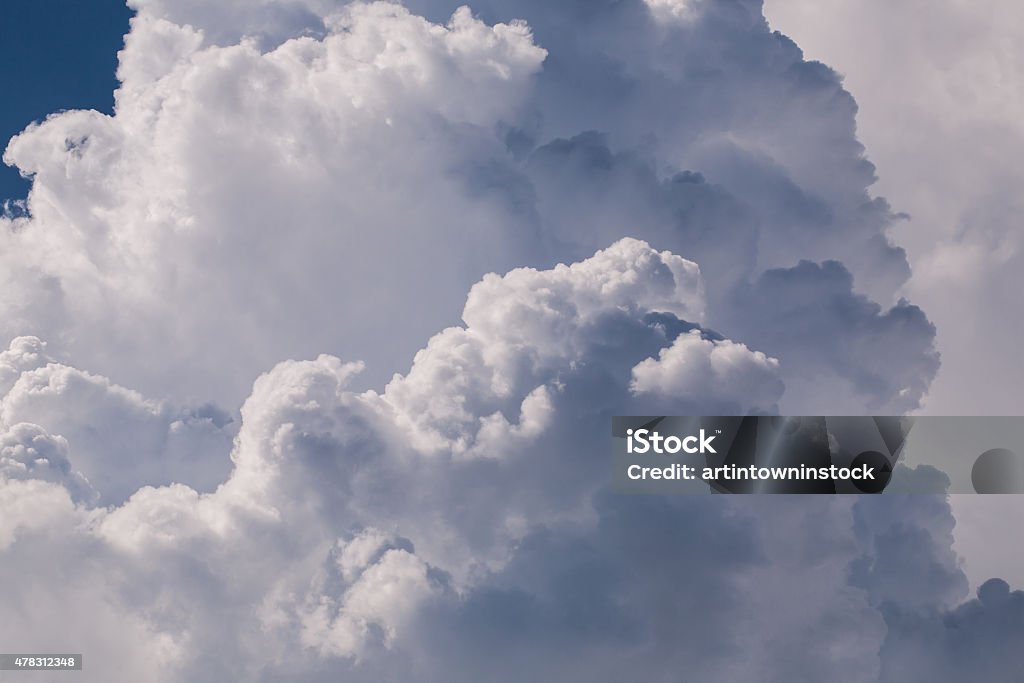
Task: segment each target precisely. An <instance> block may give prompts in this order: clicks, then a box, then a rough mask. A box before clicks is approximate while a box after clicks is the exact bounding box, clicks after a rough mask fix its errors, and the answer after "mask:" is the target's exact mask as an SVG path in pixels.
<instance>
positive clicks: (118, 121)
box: [0, 0, 935, 411]
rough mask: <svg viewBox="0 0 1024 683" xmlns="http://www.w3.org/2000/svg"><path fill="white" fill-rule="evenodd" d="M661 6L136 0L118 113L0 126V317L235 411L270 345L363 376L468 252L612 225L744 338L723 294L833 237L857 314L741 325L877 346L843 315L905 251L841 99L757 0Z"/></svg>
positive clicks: (885, 390) (23, 331)
mask: <svg viewBox="0 0 1024 683" xmlns="http://www.w3.org/2000/svg"><path fill="white" fill-rule="evenodd" d="M669 5H670V9H671V11H670V12H669V13H670V14H673V16H674V15H675V14H677V13H678V12H677V11H676V10H680V11H681V9H680V8H683V7H684V3H670V4H669ZM669 5H666V4H664V3H661V4H657V6H649V4H648V3H645V2H643V1H642V0H632V1H630V2H624V3H587V4H585V5H580V4H578V3H547V2H533V1H530V2H523V3H516V4H512V3H504V2H492V1H490V0H482V1H481V2H479V3H476V4H475V5H474V7H473V10H472V11H471V10H469V9H467V8H460V7H458V5H457V4H456V3H450V2H446V1H444V0H418V1H410V2H409V8H406V7H403V6H402V5H399V4H396V3H388V2H371V3H361V2H358V3H353V4H346V3H342V2H331V1H328V0H294V1H292V0H278V1H275V2H264V3H259V4H257V5H255V6H254V5H253V3H248V2H246V3H240V2H226V3H219V4H218V7H217V8H211V7H209V6H208V4H207V3H191V2H186V3H178V2H175V3H168V2H162V1H160V0H139V2H137V3H136V4H135V6H136V8H137V9H138V14H137V16H136V17H135V19H134V20H133V24H132V30H131V32H130V33H129V35H128V36H127V38H126V44H125V49H124V50H123V51H122V53H121V56H120V67H119V72H118V73H119V78H120V81H121V85H120V87H119V89H118V90H117V92H116V93H115V96H116V102H117V106H116V110H115V113H114V115H113V116H106V115H102V114H99V113H97V112H81V111H76V112H65V113H62V114H57V115H54V116H52V117H50V118H49V119H47V120H46V121H44V122H42V123H41V124H39V125H35V126H32V127H30V128H29V129H27V130H26V131H25V132H23V133H22V134H21V135H19V136H17V137H16V138H15V139H13V140H12V141H11V143H10V145H9V146H8V148H7V151H6V153H5V159H6V160H7V161H8V163H11V164H14V165H16V166H17V167H18V168H19V169H21V171H22V172H23V173H25V174H28V175H31V176H32V177H33V189H32V192H31V196H30V198H29V202H28V206H29V209H30V211H31V217H21V218H6V219H4V223H3V226H4V228H5V229H4V230H2V231H0V239H2V240H3V242H4V243H3V245H2V246H3V249H2V253H3V254H4V256H3V257H2V258H4V268H3V271H4V272H5V273H6V274H7V277H8V279H9V280H10V284H11V288H10V289H9V290H5V294H6V293H7V292H8V291H9V292H10V295H6V296H4V297H2V298H0V313H2V314H3V315H2V316H0V320H2V321H3V323H2V328H0V336H6V337H7V338H13V337H14V336H17V335H35V336H38V337H40V338H44V339H46V340H47V341H48V342H49V343H50V344H51V346H52V347H53V348H54V349H57V350H59V351H60V352H61V353H63V354H66V355H67V357H70V358H75V359H77V362H79V363H80V364H82V365H83V366H84V367H88V368H89V369H90V370H91V371H93V372H97V373H100V374H102V375H103V376H106V377H109V378H110V379H111V380H112V381H113V382H114V383H116V384H119V385H122V386H132V387H134V388H136V389H139V390H142V391H144V392H145V393H147V394H148V395H152V396H155V397H161V398H163V397H169V398H172V399H173V400H175V401H177V402H179V403H190V402H203V401H208V400H215V401H217V402H219V403H221V404H223V405H224V406H225V407H226V408H227V409H228V410H233V409H234V408H235V407H237V406H238V405H240V403H241V401H242V400H243V398H244V396H245V392H246V387H247V386H248V385H249V383H250V382H251V381H252V378H253V377H254V376H256V375H257V374H259V373H260V372H262V371H264V370H265V369H266V368H268V367H271V366H273V365H274V364H275V363H277V362H278V361H280V360H281V359H283V358H303V357H314V356H316V355H317V354H319V353H322V352H330V353H333V354H336V355H342V356H345V357H353V358H361V359H363V360H365V361H367V363H368V370H367V374H366V377H365V379H363V380H361V381H363V382H365V384H364V386H371V385H373V384H374V383H380V382H382V381H384V380H385V379H386V378H387V377H388V376H390V375H391V374H393V373H394V372H395V371H397V370H399V369H401V368H402V367H403V366H404V365H405V364H406V363H408V361H409V359H410V358H411V356H412V354H413V353H414V352H415V351H416V349H417V348H418V346H419V344H420V341H421V340H422V339H425V338H427V337H429V336H430V335H431V334H433V332H434V331H435V330H437V329H439V328H443V327H445V326H447V325H451V324H453V323H454V322H456V321H457V318H458V313H459V309H458V302H459V301H460V300H461V297H462V296H463V294H464V292H465V291H466V289H467V288H468V287H469V286H470V285H472V284H473V283H474V282H476V281H477V280H478V279H479V278H480V277H481V276H483V275H484V274H485V273H487V272H491V271H496V272H506V271H508V270H510V269H512V268H514V267H517V266H523V265H526V266H532V267H537V268H548V267H550V266H551V265H553V264H555V263H558V262H567V261H576V260H580V259H584V258H586V257H588V256H590V255H591V254H593V253H594V252H595V251H596V250H597V249H601V248H604V247H606V246H607V245H609V244H611V243H613V242H615V241H616V240H618V239H620V238H621V237H623V236H626V235H631V236H634V237H637V238H640V239H644V240H646V241H648V242H649V243H651V244H652V245H654V246H655V247H656V248H658V249H667V250H671V251H672V252H674V253H677V254H680V255H683V256H685V257H687V258H690V259H692V260H694V261H695V262H697V263H699V264H700V265H701V267H702V270H703V274H704V278H705V283H706V293H707V307H706V311H705V322H706V324H707V325H708V326H709V327H711V328H713V329H716V330H718V331H720V332H722V333H723V334H725V335H726V336H728V337H730V338H734V339H737V340H738V341H740V342H750V343H753V344H754V345H755V346H756V345H757V344H758V343H759V342H757V341H756V340H753V339H747V338H744V335H746V334H747V331H746V330H745V329H741V328H740V326H739V325H737V324H736V323H735V320H736V317H737V313H738V311H737V309H736V307H735V306H734V303H733V302H734V300H735V298H736V295H737V293H738V292H742V291H744V288H745V287H749V286H750V285H751V284H752V283H755V282H757V280H758V278H759V277H760V276H761V275H762V274H763V273H764V272H765V271H766V270H770V269H776V268H792V267H794V266H795V265H796V264H797V263H798V262H799V260H800V259H808V260H811V261H814V262H820V261H822V260H826V259H833V260H839V261H841V262H842V263H843V264H844V267H845V268H846V269H847V270H848V271H849V272H850V274H851V278H850V279H849V280H848V281H847V282H846V284H845V285H844V286H847V287H848V289H849V290H850V292H849V296H850V297H856V296H861V295H866V296H867V297H869V299H873V300H876V301H878V302H879V303H880V305H881V306H882V309H881V310H879V311H878V312H877V313H873V312H871V311H870V310H869V309H867V308H865V309H864V312H865V315H867V316H868V318H869V319H866V320H861V319H859V318H857V317H856V316H851V317H850V318H845V317H842V316H840V317H838V318H833V319H832V320H831V321H830V322H829V323H828V324H819V321H817V320H816V310H817V307H816V306H805V307H802V308H801V309H800V310H799V311H796V310H790V311H788V312H787V315H788V316H798V317H799V318H800V319H799V320H786V321H783V319H782V316H781V315H775V316H773V315H772V314H771V311H768V312H766V314H765V315H764V316H762V318H761V320H760V321H759V326H760V328H761V331H762V332H763V333H764V334H765V335H773V334H774V335H782V334H785V330H786V329H787V328H792V327H793V326H794V325H795V326H798V327H802V328H812V327H814V328H816V329H817V330H819V334H820V335H821V343H823V344H835V343H838V342H839V341H840V340H841V339H843V338H847V337H851V336H861V341H860V343H861V344H863V345H865V346H866V347H868V346H870V347H871V348H873V349H875V350H876V351H877V346H878V344H880V343H881V340H880V338H879V337H877V336H876V337H872V336H864V335H861V333H860V331H859V330H860V329H861V328H863V327H865V326H867V327H871V326H872V325H873V324H874V323H873V322H872V321H871V320H870V318H871V316H882V315H884V314H885V309H887V308H888V306H890V305H891V303H892V302H893V300H894V299H893V297H894V293H895V291H896V288H897V287H898V286H899V285H900V283H902V282H903V280H904V279H905V278H906V275H907V272H908V270H907V265H906V260H905V258H904V256H903V252H902V250H900V249H899V248H898V247H895V246H893V245H892V244H891V243H890V241H889V239H888V237H887V231H888V229H889V226H890V223H891V222H892V215H891V213H890V212H889V209H888V206H887V205H886V203H885V202H884V200H881V199H877V198H873V197H871V196H870V195H869V193H868V191H867V187H868V186H869V185H870V183H871V182H872V181H873V179H874V176H873V170H872V167H871V165H870V164H869V163H868V162H867V161H866V160H865V159H864V157H863V149H862V147H861V146H860V144H859V143H858V142H857V139H856V137H855V135H854V118H853V117H854V112H855V110H856V107H855V103H854V102H853V100H852V98H851V97H850V96H849V95H848V94H847V93H846V92H845V91H843V89H842V87H841V86H840V82H839V79H838V77H837V76H836V75H835V74H834V73H833V72H831V71H830V70H828V69H827V68H824V67H822V66H821V65H817V64H812V63H807V62H805V61H803V59H802V55H801V53H800V51H799V49H798V48H797V47H796V46H795V45H793V44H792V43H791V42H790V41H788V40H787V39H785V38H784V37H782V36H780V35H778V34H772V33H770V32H769V31H768V28H767V24H766V23H765V21H764V18H763V17H762V16H761V14H760V8H759V5H758V4H757V3H755V2H739V3H728V4H727V5H723V4H721V3H707V2H696V3H685V7H686V8H687V9H686V12H685V14H687V19H686V20H685V21H682V20H671V21H666V20H665V18H664V17H663V16H661V15H663V14H664V12H663V10H664V9H665V7H669ZM659 8H660V9H659ZM473 12H476V14H474V13H473ZM418 13H423V14H424V16H419V14H418ZM425 17H427V18H425ZM524 18H525V20H527V21H528V22H529V23H528V24H527V23H526V22H525V21H524V20H523V19H524ZM579 26H586V29H585V30H582V29H579V28H578V27H579ZM567 35H573V36H575V38H574V39H573V40H571V41H570V40H566V38H565V37H566V36H567ZM427 264H429V265H427ZM807 291H808V292H810V290H809V289H808V290H807ZM806 296H810V297H813V294H809V293H808V294H806ZM906 328H907V329H906V338H907V340H908V341H907V342H906V349H905V350H903V349H900V350H899V351H898V352H897V355H899V356H914V355H922V354H923V355H924V356H928V355H929V353H930V351H929V348H928V346H929V344H930V339H931V337H932V334H933V332H932V329H931V327H930V326H929V325H928V323H927V320H925V319H924V318H923V316H921V317H919V318H913V319H911V318H909V317H908V318H907V319H906ZM385 330H386V333H385ZM885 342H886V344H887V345H888V346H892V345H898V344H902V342H901V338H900V337H899V336H890V337H889V338H887V339H886V340H885ZM889 351H893V349H892V348H888V349H887V352H889ZM772 354H773V355H776V356H777V357H778V358H779V359H780V360H781V361H783V371H784V372H789V368H792V369H793V371H794V372H796V371H797V370H798V369H799V368H800V367H801V355H800V354H797V353H795V352H791V351H790V350H789V349H787V348H782V347H779V348H777V349H773V350H772ZM885 355H886V354H883V353H880V352H873V353H864V354H861V355H859V356H858V357H857V359H856V363H853V362H851V361H849V360H847V359H845V358H840V357H838V356H837V357H834V358H832V359H831V360H832V362H833V363H834V364H839V365H843V366H844V367H841V368H836V373H835V374H836V375H837V376H838V379H837V380H836V381H835V382H832V379H831V376H829V377H827V378H826V377H823V378H822V379H821V382H830V385H829V387H827V391H825V392H824V394H825V395H835V396H838V395H840V393H841V392H842V391H844V390H845V388H846V386H847V381H846V379H845V378H844V377H843V375H844V374H845V375H849V374H852V373H858V372H861V373H868V374H873V375H877V376H882V375H885V374H887V373H888V372H889V371H890V369H891V368H889V367H887V366H885V365H884V364H882V363H881V359H882V358H884V357H885ZM790 356H791V357H790ZM154 358H158V359H159V361H157V362H154V361H153V359H154ZM854 365H856V367H854ZM913 371H914V372H916V373H918V376H917V377H914V378H911V377H908V378H907V379H906V381H901V382H899V383H898V385H890V384H887V383H876V384H875V385H874V386H873V387H871V388H870V389H868V390H867V391H866V392H864V393H863V394H861V395H858V397H857V400H856V401H855V402H854V406H855V407H859V408H860V409H861V410H863V409H867V408H868V406H871V407H872V408H874V407H876V406H884V407H885V408H886V409H890V410H904V409H905V408H906V407H908V406H909V407H914V406H916V405H917V403H918V402H919V401H920V399H921V396H922V392H923V388H924V387H926V386H927V385H928V383H929V381H930V379H931V377H932V375H933V374H934V372H935V367H934V363H928V362H921V363H913ZM866 386H867V385H866V384H865V383H861V388H865V387H866ZM808 403H809V400H808V398H807V396H805V395H801V394H800V393H794V394H793V395H792V396H784V397H783V399H782V403H781V405H782V406H783V407H784V408H786V409H788V410H796V411H799V410H801V409H802V408H806V407H808ZM831 408H832V409H833V410H834V411H838V410H846V411H849V410H850V409H851V408H850V407H849V406H847V405H844V404H841V403H838V402H837V403H836V404H834V405H833V406H831ZM817 409H819V410H823V409H824V407H820V408H817Z"/></svg>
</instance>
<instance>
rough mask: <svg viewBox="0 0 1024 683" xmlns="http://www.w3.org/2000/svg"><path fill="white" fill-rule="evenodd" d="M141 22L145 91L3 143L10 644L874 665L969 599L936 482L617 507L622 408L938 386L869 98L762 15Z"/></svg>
mask: <svg viewBox="0 0 1024 683" xmlns="http://www.w3.org/2000/svg"><path fill="white" fill-rule="evenodd" d="M652 5H657V6H656V7H652ZM133 6H134V7H136V9H137V10H138V15H137V16H136V18H135V19H134V21H133V24H132V30H131V33H130V34H129V35H128V36H127V38H126V45H125V49H124V51H123V52H122V53H121V57H120V70H119V78H120V80H121V86H120V88H119V89H118V91H117V93H116V102H117V107H116V111H115V113H114V114H113V115H112V116H107V115H103V114H99V113H97V112H81V111H73V112H64V113H60V114H56V115H54V116H52V117H50V118H49V119H47V120H46V121H44V122H42V123H40V124H39V125H35V126H31V127H29V128H28V129H27V130H26V131H25V132H24V133H22V134H21V135H19V136H17V137H16V138H15V139H14V140H12V141H11V143H10V145H9V146H8V147H7V151H6V152H5V159H6V160H8V161H9V162H11V163H13V164H15V165H17V166H18V167H19V168H20V169H21V170H22V171H23V172H24V173H26V174H29V175H32V176H33V185H32V191H31V195H30V197H29V201H28V207H29V209H30V212H31V215H30V216H26V217H21V218H10V217H5V218H2V219H0V228H2V229H0V278H2V280H0V285H2V288H0V339H2V340H3V341H4V343H8V342H9V348H8V350H7V351H5V352H2V353H0V390H2V393H0V395H2V397H3V398H2V399H0V511H2V513H3V514H2V516H0V554H2V555H3V561H2V562H0V581H2V582H3V584H4V585H5V586H13V587H17V590H16V591H15V597H14V598H13V599H12V600H10V601H8V602H6V603H5V604H4V606H3V607H2V610H3V616H4V617H5V618H3V619H0V641H3V642H17V643H20V644H21V649H25V650H33V649H34V650H42V649H51V648H53V647H56V648H57V649H62V650H65V651H84V652H87V653H88V657H89V660H88V662H89V663H88V664H87V667H88V669H87V671H86V672H85V675H86V676H87V677H88V678H89V679H94V680H140V679H141V680H166V681H184V680H187V681H206V680H210V681H212V680H252V681H258V680H280V679H282V678H286V679H289V680H300V681H303V680H304V681H319V680H337V679H338V678H339V677H344V678H345V679H346V680H373V681H379V680H408V679H411V678H416V679H417V680H424V681H453V680H454V681H460V680H465V681H475V680H482V679H486V680H510V681H511V680H523V679H545V678H553V677H560V678H565V679H571V680H578V679H588V680H626V679H629V678H637V677H640V678H646V679H652V680H659V679H674V678H675V677H676V672H678V671H680V670H684V669H685V670H686V671H687V672H689V673H691V674H692V675H694V676H697V677H700V678H701V679H702V680H713V679H714V678H715V677H719V678H722V677H724V678H727V679H728V680H740V681H742V680H758V681H782V680H786V681H791V680H801V678H803V679H804V680H821V679H822V678H824V677H826V676H830V677H832V678H835V679H838V680H841V681H851V682H852V681H872V680H877V679H878V678H879V676H882V675H885V674H886V672H887V671H889V669H887V666H889V664H888V663H887V662H892V661H896V660H894V659H891V658H889V657H890V653H889V651H888V650H887V648H888V647H889V646H890V643H889V641H887V640H886V633H887V627H889V628H893V627H894V625H898V624H897V621H896V619H897V617H899V616H900V615H907V614H909V615H910V617H911V618H912V620H913V619H917V620H920V621H927V620H928V619H929V618H931V619H934V618H935V615H936V614H943V613H945V611H947V610H950V609H958V608H956V607H955V603H956V601H957V600H959V599H960V598H961V597H962V596H963V588H964V587H963V584H962V580H961V579H962V576H961V575H960V574H959V569H958V567H957V566H956V558H955V556H953V555H952V553H951V552H950V550H949V529H950V528H951V526H952V518H951V517H950V516H949V512H948V507H947V506H945V505H944V504H943V503H942V502H936V501H922V500H917V499H915V500H907V501H902V502H901V503H898V504H897V507H898V509H895V510H888V513H889V515H888V516H884V515H880V514H874V513H875V512H879V511H881V512H885V511H886V510H885V506H886V505H888V504H889V503H875V502H872V501H869V500H862V501H853V500H845V499H839V498H830V499H816V500H813V501H811V502H807V501H806V500H801V501H796V500H791V499H786V498H775V499H772V500H752V499H732V498H726V497H719V496H716V497H705V498H686V497H678V498H653V497H642V496H637V497H632V496H628V497H627V496H616V495H613V494H612V493H610V492H609V491H608V489H607V484H608V472H607V462H606V458H605V457H604V454H605V453H606V452H607V429H608V418H609V417H610V416H612V415H615V414H628V413H633V414H652V413H653V414H663V413H680V414H683V413H700V412H716V411H718V412H723V413H725V412H736V413H745V412H747V411H758V412H772V411H775V410H778V409H779V408H785V409H787V410H790V411H796V412H801V411H803V412H808V413H827V412H829V410H842V411H849V412H854V413H855V412H860V411H863V410H868V409H873V410H876V411H885V410H898V411H902V410H907V409H911V408H913V407H916V406H917V405H918V404H919V402H920V399H921V397H922V395H923V394H924V392H925V390H926V389H927V386H928V384H929V382H930V380H931V378H932V377H933V375H934V373H935V371H936V367H937V357H936V355H935V353H934V349H933V348H932V338H933V335H934V330H933V328H932V327H931V325H930V323H929V322H928V319H927V318H926V317H925V315H924V313H923V312H922V311H921V310H920V309H918V308H916V307H915V306H913V305H911V304H909V303H907V302H905V301H900V300H896V299H895V294H896V292H897V291H898V288H899V287H900V286H901V284H902V283H903V281H904V280H905V279H906V277H907V274H908V268H907V264H906V260H905V258H904V255H903V252H902V251H901V250H900V249H899V248H898V247H896V246H894V245H893V244H892V243H891V242H890V241H889V238H888V231H889V228H890V224H891V223H892V220H893V216H892V215H891V212H890V211H889V208H888V206H887V204H886V203H885V202H884V200H881V199H878V198H874V197H872V196H871V195H870V194H869V192H868V189H867V188H868V187H869V185H870V184H871V182H872V181H873V169H872V167H871V165H870V164H869V163H868V162H867V161H866V159H865V158H864V157H863V149H862V147H861V146H860V144H859V142H858V141H857V139H856V137H855V135H854V118H853V115H854V112H855V103H854V101H853V99H852V98H851V97H850V96H849V95H848V94H847V93H846V92H845V91H843V89H842V88H841V86H840V83H839V80H838V78H837V76H836V75H835V74H834V73H833V72H831V71H830V70H828V69H827V68H824V67H822V66H821V65H816V64H812V63H807V62H805V61H803V59H802V56H801V54H800V52H799V50H798V49H797V48H796V46H795V45H793V44H792V43H791V42H790V41H788V40H787V39H785V38H784V37H782V36H780V35H777V34H772V33H770V32H769V31H768V28H767V25H766V22H765V21H764V19H763V17H762V15H761V13H760V4H759V3H757V2H755V1H754V0H740V1H738V2H730V3H711V2H695V3H685V4H684V3H649V2H644V1H643V0H631V1H629V2H594V3H590V2H588V3H568V2H566V3H551V2H548V1H547V0H523V1H522V2H519V3H509V2H504V1H499V0H481V1H480V2H479V3H476V4H475V6H474V11H476V12H478V14H477V15H474V14H473V13H471V12H470V11H469V10H467V9H459V8H458V7H457V6H456V4H455V3H452V2H448V1H447V0H410V1H409V2H408V8H406V7H404V6H402V5H399V4H395V3H390V2H371V3H353V4H348V3H344V2H335V1H332V0H263V1H261V2H259V3H252V2H242V1H241V0H231V1H228V2H223V3H216V4H210V3H207V2H192V1H187V2H165V1H164V0H136V2H134V3H133ZM659 7H660V8H661V9H659ZM683 7H685V8H686V9H687V11H686V12H677V11H675V10H676V9H679V8H683ZM665 9H667V10H668V13H667V14H666V13H665V11H662V10H665ZM421 14H422V16H420V15H421ZM681 14H685V17H680V16H677V15H681ZM520 16H522V17H523V18H525V19H526V20H527V21H528V22H529V24H526V23H524V22H523V21H519V20H518V18H519V17H520ZM567 263H571V264H572V265H563V264H567ZM556 264H557V265H556ZM495 273H503V274H495ZM474 283H475V284H474ZM470 287H471V289H470ZM467 290H468V291H469V295H468V298H466V296H465V295H466V291H467ZM894 302H895V303H894ZM463 303H465V306H464V307H462V304H463ZM460 310H461V317H462V320H461V323H460V322H459V313H460ZM438 330H441V331H440V332H438ZM430 335H433V336H430ZM426 339H429V341H427V343H426V345H424V344H423V342H424V340H426ZM41 340H46V342H47V343H48V344H49V346H46V344H44V343H43V341H41ZM300 358H307V359H313V360H288V359H300ZM342 358H344V359H346V360H344V361H343V360H341V359H342ZM356 359H358V360H356ZM410 360H411V363H410ZM363 361H365V364H364V362H363ZM79 368H82V369H79ZM268 368H272V369H270V370H269V371H268V370H267V369H268ZM396 372H399V373H400V374H396ZM260 373H264V374H262V375H261V374H260ZM257 376H258V379H256V381H255V383H252V380H253V378H254V377H257ZM250 386H251V390H250V389H249V387H250ZM370 387H374V388H370ZM246 396H247V398H246ZM207 401H213V402H214V403H213V404H210V403H206V402H207ZM238 405H241V409H240V410H239V411H238V413H237V414H235V408H236V406H238ZM197 406H198V407H197ZM218 406H222V407H218ZM232 418H236V419H232ZM893 519H897V520H902V521H903V522H905V523H904V524H896V523H893V524H889V525H887V524H886V523H883V522H884V521H885V520H893ZM794 529H796V530H799V531H800V532H799V533H794V531H793V530H794ZM911 546H912V547H914V548H917V549H918V551H919V554H920V562H921V566H922V567H924V568H925V569H927V570H928V571H927V572H925V573H924V574H923V578H922V576H907V575H905V574H903V573H900V572H899V571H897V570H896V569H894V567H898V565H899V561H900V558H901V557H902V555H901V554H900V553H901V552H902V550H901V549H902V548H905V547H911ZM904 591H906V592H907V593H908V594H910V595H911V596H912V599H907V600H903V599H902V597H901V596H902V595H903V592H904ZM997 592H998V591H997ZM988 597H989V598H991V597H992V596H991V595H990V596H988ZM997 597H999V596H997ZM990 602H991V600H990ZM1011 602H1012V601H1011ZM892 604H895V605H896V606H897V607H898V608H899V609H900V610H902V611H900V612H899V614H896V612H894V611H893V610H892V609H890V606H891V605H892ZM1000 604H1002V602H1000ZM71 606H73V607H71ZM1010 612H1012V610H1010ZM693 614H701V615H706V618H705V619H703V620H695V619H693V618H692V615H693ZM8 616H9V617H10V618H8ZM983 621H984V620H983ZM907 623H909V622H907ZM911 635H913V633H911ZM811 641H813V642H815V643H819V644H823V645H822V646H821V647H820V648H818V649H814V648H812V649H810V650H808V647H807V644H808V643H809V642H811ZM753 642H757V643H761V644H760V645H758V646H756V647H754V646H751V645H750V643H753ZM118 650H126V651H127V653H126V654H125V655H123V656H120V657H114V653H116V652H117V651H118ZM837 661H838V662H839V663H840V664H842V667H841V671H836V664H837ZM997 664H998V665H1003V664H1004V662H1003V661H1002V660H1000V661H999V662H997ZM666 672H669V673H668V674H666Z"/></svg>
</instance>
